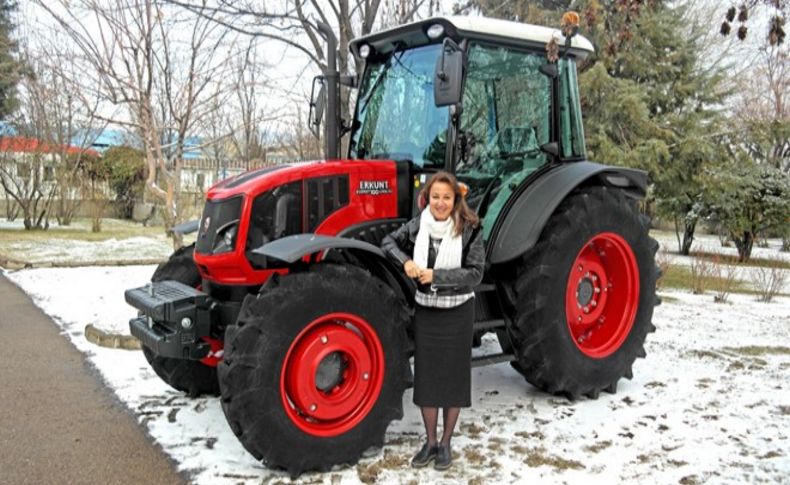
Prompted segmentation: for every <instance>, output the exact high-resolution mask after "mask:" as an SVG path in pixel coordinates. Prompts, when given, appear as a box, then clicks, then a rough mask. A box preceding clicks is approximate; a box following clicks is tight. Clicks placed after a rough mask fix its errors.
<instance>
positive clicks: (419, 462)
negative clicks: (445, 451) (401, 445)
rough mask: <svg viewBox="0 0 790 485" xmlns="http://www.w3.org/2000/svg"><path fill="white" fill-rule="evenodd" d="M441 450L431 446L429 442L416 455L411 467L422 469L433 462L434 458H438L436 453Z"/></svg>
mask: <svg viewBox="0 0 790 485" xmlns="http://www.w3.org/2000/svg"><path fill="white" fill-rule="evenodd" d="M438 449H439V447H438V446H436V445H433V446H430V445H429V444H428V443H427V442H426V443H425V444H424V445H423V446H422V449H420V451H418V452H417V454H416V455H414V458H412V459H411V466H412V468H422V467H424V466H425V465H427V464H428V463H430V462H431V460H433V459H434V458H436V452H437V450H438Z"/></svg>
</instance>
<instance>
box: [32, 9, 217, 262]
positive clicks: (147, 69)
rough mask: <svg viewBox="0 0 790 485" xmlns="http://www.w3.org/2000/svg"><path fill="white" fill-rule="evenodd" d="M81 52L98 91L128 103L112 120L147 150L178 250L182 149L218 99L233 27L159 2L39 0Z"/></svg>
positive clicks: (154, 189)
mask: <svg viewBox="0 0 790 485" xmlns="http://www.w3.org/2000/svg"><path fill="white" fill-rule="evenodd" d="M36 3H37V4H38V5H39V6H40V7H41V8H43V9H44V10H45V11H47V12H48V13H49V15H50V16H51V17H52V18H53V19H55V21H56V22H57V23H58V24H59V25H60V27H61V28H62V29H63V31H64V32H66V34H67V35H68V36H69V38H70V39H71V41H72V42H74V43H75V44H76V46H77V47H78V48H79V50H80V51H81V54H82V56H81V57H82V61H83V62H84V66H82V67H83V69H84V72H85V75H87V76H94V77H95V79H96V81H97V83H98V85H99V88H98V93H99V95H100V96H101V97H102V98H103V99H105V100H107V101H108V102H110V103H112V104H114V105H116V106H122V107H124V108H125V110H124V111H125V112H124V113H123V115H122V116H113V117H111V118H107V120H108V121H112V122H113V123H117V124H119V125H123V126H126V127H128V128H130V129H133V130H134V131H135V132H136V134H137V136H138V137H139V139H140V140H141V141H142V145H143V148H144V151H145V155H146V162H147V166H148V177H147V180H146V189H147V191H148V193H149V194H150V195H152V196H153V197H154V199H155V200H157V201H159V202H160V203H161V204H162V205H163V211H162V212H163V219H164V221H165V230H166V231H167V232H168V233H169V234H171V235H172V238H173V245H174V247H179V246H181V244H182V238H181V235H180V234H177V233H173V232H171V231H169V230H170V229H171V228H172V227H173V226H174V225H176V224H177V223H178V222H180V221H181V220H182V217H183V210H182V207H181V205H182V204H181V203H180V198H179V196H180V193H181V172H182V168H183V156H184V150H185V147H186V145H187V142H188V139H189V137H190V136H193V135H195V128H196V126H197V124H198V121H199V120H201V119H203V118H204V117H206V116H208V114H209V113H210V112H211V110H212V109H214V108H213V106H214V105H215V103H212V102H211V97H212V96H213V95H214V93H215V91H212V90H211V89H210V88H209V86H210V84H211V80H212V79H214V80H222V79H224V77H225V72H224V71H225V69H226V68H227V62H226V59H227V56H226V54H227V50H226V47H227V46H226V45H225V43H224V40H225V37H226V35H227V33H228V30H227V29H225V28H224V27H222V25H221V24H220V23H218V22H214V21H213V15H214V12H213V11H208V10H206V11H203V10H201V7H200V6H199V5H196V6H195V9H196V10H197V11H198V12H200V15H197V16H194V15H183V14H182V13H181V12H179V11H178V10H177V9H173V8H169V7H168V6H167V5H166V4H164V2H162V1H159V0H112V1H109V2H99V1H96V0H81V1H69V0H59V1H58V2H51V1H44V0H36Z"/></svg>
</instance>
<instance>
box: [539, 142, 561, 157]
mask: <svg viewBox="0 0 790 485" xmlns="http://www.w3.org/2000/svg"><path fill="white" fill-rule="evenodd" d="M540 151H542V152H543V153H547V154H549V155H551V156H552V157H554V158H558V157H559V156H560V144H559V143H557V142H556V141H552V142H549V143H544V144H543V145H541V146H540Z"/></svg>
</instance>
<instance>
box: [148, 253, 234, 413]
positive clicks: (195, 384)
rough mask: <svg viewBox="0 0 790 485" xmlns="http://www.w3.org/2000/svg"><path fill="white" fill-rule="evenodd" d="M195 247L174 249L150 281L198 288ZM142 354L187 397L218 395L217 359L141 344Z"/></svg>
mask: <svg viewBox="0 0 790 485" xmlns="http://www.w3.org/2000/svg"><path fill="white" fill-rule="evenodd" d="M194 251H195V245H194V244H193V245H190V246H184V247H182V248H181V249H179V250H177V251H176V252H174V253H173V254H172V255H171V256H170V258H169V259H168V260H167V261H166V262H164V263H162V264H160V265H159V266H158V267H157V268H156V271H154V275H153V276H152V277H151V281H165V280H171V281H178V282H179V283H183V284H185V285H189V286H192V287H193V288H198V287H199V286H200V284H201V281H202V280H201V278H200V273H199V272H198V269H197V266H195V262H194V261H193V260H192V253H194ZM211 345H212V350H219V349H220V348H221V347H222V345H221V343H220V342H219V341H218V340H215V341H212V342H211ZM143 354H144V355H145V358H146V360H147V361H148V363H149V364H150V365H151V367H152V368H153V369H154V372H156V375H158V376H159V377H160V378H161V379H162V380H163V381H165V382H166V383H167V384H169V385H170V387H172V388H174V389H176V390H179V391H183V392H186V393H187V394H188V395H189V396H190V397H197V396H200V395H202V394H210V395H212V396H218V395H219V383H218V382H217V368H216V359H214V358H208V359H204V360H205V362H204V361H197V360H188V359H173V358H170V357H161V356H159V355H156V354H155V353H154V352H153V351H152V350H151V349H149V348H148V347H146V346H143Z"/></svg>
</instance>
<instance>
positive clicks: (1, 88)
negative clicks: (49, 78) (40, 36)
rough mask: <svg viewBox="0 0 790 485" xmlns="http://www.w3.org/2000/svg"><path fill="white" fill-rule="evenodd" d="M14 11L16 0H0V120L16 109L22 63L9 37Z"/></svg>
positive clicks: (12, 26)
mask: <svg viewBox="0 0 790 485" xmlns="http://www.w3.org/2000/svg"><path fill="white" fill-rule="evenodd" d="M15 11H16V2H14V1H12V0H0V121H2V120H5V119H6V117H8V115H9V114H10V113H13V112H14V110H15V109H16V106H17V103H18V101H17V93H16V85H17V82H18V81H19V78H20V76H21V75H22V71H23V64H22V63H21V62H20V61H19V59H18V57H17V55H16V52H17V44H16V42H15V41H14V40H13V39H12V38H11V34H12V32H13V30H14V23H13V14H14V12H15Z"/></svg>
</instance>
